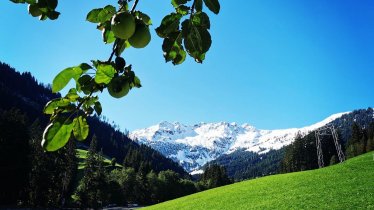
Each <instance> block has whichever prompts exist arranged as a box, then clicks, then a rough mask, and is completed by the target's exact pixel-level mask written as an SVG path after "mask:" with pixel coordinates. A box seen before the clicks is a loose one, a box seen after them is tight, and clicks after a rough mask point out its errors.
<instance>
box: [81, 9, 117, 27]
mask: <svg viewBox="0 0 374 210" xmlns="http://www.w3.org/2000/svg"><path fill="white" fill-rule="evenodd" d="M114 14H116V8H115V7H113V6H112V5H107V6H105V7H104V8H97V9H93V10H91V11H90V12H89V13H88V14H87V17H86V20H87V21H89V22H91V23H102V22H105V21H107V20H110V18H112V16H113V15H114Z"/></svg>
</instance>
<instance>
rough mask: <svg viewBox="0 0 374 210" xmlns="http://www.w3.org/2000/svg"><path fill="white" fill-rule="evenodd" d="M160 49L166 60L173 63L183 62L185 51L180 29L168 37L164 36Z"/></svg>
mask: <svg viewBox="0 0 374 210" xmlns="http://www.w3.org/2000/svg"><path fill="white" fill-rule="evenodd" d="M162 50H163V51H164V58H165V61H166V62H169V61H172V62H173V64H174V65H178V64H181V63H183V62H184V60H185V59H186V52H185V51H184V48H183V46H182V33H181V31H178V32H174V33H171V34H169V37H168V38H165V39H164V42H163V43H162Z"/></svg>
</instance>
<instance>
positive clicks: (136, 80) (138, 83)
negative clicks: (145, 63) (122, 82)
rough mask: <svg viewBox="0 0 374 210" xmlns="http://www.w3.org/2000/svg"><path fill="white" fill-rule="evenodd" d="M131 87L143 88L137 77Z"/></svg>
mask: <svg viewBox="0 0 374 210" xmlns="http://www.w3.org/2000/svg"><path fill="white" fill-rule="evenodd" d="M130 87H131V88H133V87H136V88H141V87H142V84H141V82H140V79H139V78H138V77H137V76H134V79H133V82H131V83H130Z"/></svg>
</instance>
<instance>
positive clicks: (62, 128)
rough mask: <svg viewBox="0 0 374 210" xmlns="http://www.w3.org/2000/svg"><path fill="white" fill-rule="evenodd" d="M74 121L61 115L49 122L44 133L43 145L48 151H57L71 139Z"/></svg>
mask: <svg viewBox="0 0 374 210" xmlns="http://www.w3.org/2000/svg"><path fill="white" fill-rule="evenodd" d="M73 126H74V124H73V121H72V120H70V119H69V118H65V117H59V118H57V119H55V121H54V122H52V123H51V124H49V125H48V126H47V128H46V129H45V130H44V133H43V140H42V146H43V148H44V149H45V150H46V151H49V152H52V151H56V150H58V149H60V148H62V147H63V146H65V144H66V143H67V142H68V141H69V138H70V136H71V132H72V130H73Z"/></svg>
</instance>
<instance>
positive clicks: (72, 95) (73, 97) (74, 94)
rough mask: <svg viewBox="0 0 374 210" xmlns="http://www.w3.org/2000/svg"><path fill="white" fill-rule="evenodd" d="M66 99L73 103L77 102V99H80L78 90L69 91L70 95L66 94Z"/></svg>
mask: <svg viewBox="0 0 374 210" xmlns="http://www.w3.org/2000/svg"><path fill="white" fill-rule="evenodd" d="M65 98H67V99H69V100H70V101H71V102H75V101H77V99H78V98H79V95H78V93H77V89H75V88H71V89H70V90H69V92H68V94H66V96H65Z"/></svg>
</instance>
